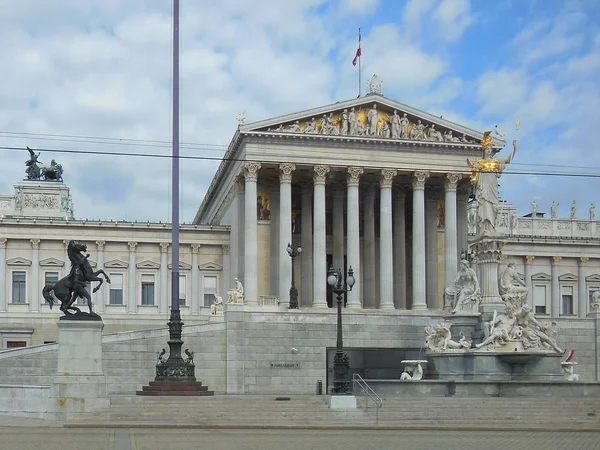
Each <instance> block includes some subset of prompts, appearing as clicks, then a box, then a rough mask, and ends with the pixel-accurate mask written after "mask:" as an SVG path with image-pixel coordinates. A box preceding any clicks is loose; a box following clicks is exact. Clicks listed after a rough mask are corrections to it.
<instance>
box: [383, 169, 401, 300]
mask: <svg viewBox="0 0 600 450" xmlns="http://www.w3.org/2000/svg"><path fill="white" fill-rule="evenodd" d="M397 173H398V172H397V171H395V170H391V169H383V170H382V171H381V175H380V178H379V184H380V192H379V309H387V310H393V309H394V308H395V307H394V252H393V250H394V239H393V235H392V182H393V181H394V177H395V176H396V174H397Z"/></svg>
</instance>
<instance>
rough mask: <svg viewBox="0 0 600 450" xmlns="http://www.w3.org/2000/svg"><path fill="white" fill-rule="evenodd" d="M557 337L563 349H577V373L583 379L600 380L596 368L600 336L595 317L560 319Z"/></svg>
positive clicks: (557, 321) (557, 322)
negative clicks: (597, 333)
mask: <svg viewBox="0 0 600 450" xmlns="http://www.w3.org/2000/svg"><path fill="white" fill-rule="evenodd" d="M555 321H556V324H557V329H558V336H557V338H556V341H557V344H558V346H559V347H560V348H561V349H563V350H567V351H568V350H571V349H574V350H575V358H574V360H575V361H577V367H576V368H575V373H578V374H579V375H580V380H581V381H600V379H598V371H597V369H596V365H597V360H596V357H597V356H596V355H597V348H598V347H597V345H598V344H600V341H599V339H600V337H599V336H597V335H596V326H595V325H596V324H595V320H593V319H558V320H555Z"/></svg>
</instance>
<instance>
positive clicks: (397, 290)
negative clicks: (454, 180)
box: [393, 186, 406, 309]
mask: <svg viewBox="0 0 600 450" xmlns="http://www.w3.org/2000/svg"><path fill="white" fill-rule="evenodd" d="M393 194H394V238H393V239H394V303H395V306H396V308H397V309H406V215H405V196H406V189H405V188H404V186H399V187H397V188H396V189H394V191H393Z"/></svg>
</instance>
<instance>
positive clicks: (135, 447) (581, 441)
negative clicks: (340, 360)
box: [0, 427, 600, 450]
mask: <svg viewBox="0 0 600 450" xmlns="http://www.w3.org/2000/svg"><path fill="white" fill-rule="evenodd" d="M186 448H188V449H211V450H254V449H256V450H259V449H260V450H271V449H273V450H275V449H277V450H280V449H282V448H284V449H285V450H316V449H326V450H370V449H378V450H385V449H394V450H397V449H400V450H402V449H419V450H427V449H431V450H434V449H435V450H437V449H444V450H459V449H460V450H463V449H476V448H484V449H486V450H496V449H498V450H500V449H501V450H506V449H507V448H513V449H518V450H521V449H526V450H536V449H540V450H597V449H600V433H583V432H581V433H580V432H567V433H558V432H544V433H532V432H503V431H490V432H479V431H477V432H464V431H384V430H382V431H373V430H365V431H361V430H352V431H315V430H261V431H258V430H185V429H182V430H151V429H116V430H112V429H67V428H56V427H52V428H16V427H0V450H171V449H173V450H175V449H177V450H181V449H186Z"/></svg>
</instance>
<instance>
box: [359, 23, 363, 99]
mask: <svg viewBox="0 0 600 450" xmlns="http://www.w3.org/2000/svg"><path fill="white" fill-rule="evenodd" d="M361 45H362V44H361V37H360V28H359V29H358V48H359V53H358V97H359V98H360V96H361V94H362V81H361V77H360V60H361V59H362V48H361Z"/></svg>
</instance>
